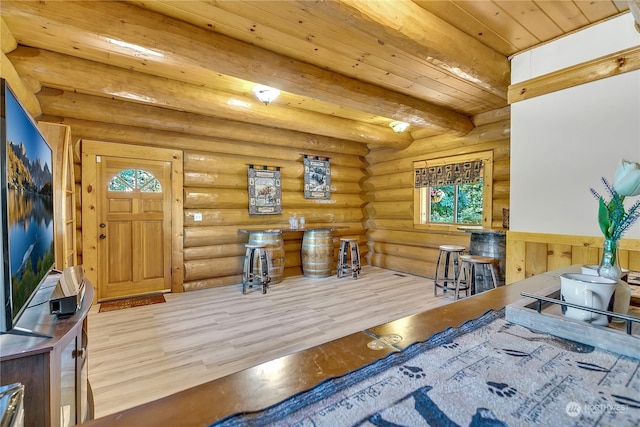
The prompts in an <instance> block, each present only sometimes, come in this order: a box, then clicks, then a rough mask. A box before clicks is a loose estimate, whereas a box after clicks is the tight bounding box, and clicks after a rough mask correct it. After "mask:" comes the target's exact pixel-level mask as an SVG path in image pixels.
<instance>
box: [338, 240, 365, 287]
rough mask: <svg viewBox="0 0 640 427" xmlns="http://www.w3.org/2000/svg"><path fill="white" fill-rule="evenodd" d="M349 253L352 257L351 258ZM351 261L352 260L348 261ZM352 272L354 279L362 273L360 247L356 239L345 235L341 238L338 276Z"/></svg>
mask: <svg viewBox="0 0 640 427" xmlns="http://www.w3.org/2000/svg"><path fill="white" fill-rule="evenodd" d="M349 254H351V259H350V260H349V259H348V258H349ZM347 261H351V262H347ZM347 274H351V275H352V276H353V278H354V279H357V278H358V275H359V274H360V248H358V241H357V240H356V239H349V238H346V237H343V238H341V239H340V250H339V251H338V277H344V276H346V275H347Z"/></svg>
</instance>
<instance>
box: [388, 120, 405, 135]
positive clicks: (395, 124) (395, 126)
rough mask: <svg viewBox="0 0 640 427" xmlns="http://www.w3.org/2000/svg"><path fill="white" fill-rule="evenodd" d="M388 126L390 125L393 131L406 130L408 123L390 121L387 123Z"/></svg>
mask: <svg viewBox="0 0 640 427" xmlns="http://www.w3.org/2000/svg"><path fill="white" fill-rule="evenodd" d="M389 126H390V127H391V129H393V131H394V132H397V133H400V132H404V131H405V130H407V129H408V128H409V123H406V122H391V123H389Z"/></svg>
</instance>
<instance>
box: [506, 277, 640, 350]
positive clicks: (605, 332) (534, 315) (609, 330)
mask: <svg viewBox="0 0 640 427" xmlns="http://www.w3.org/2000/svg"><path fill="white" fill-rule="evenodd" d="M523 295H528V296H525V297H524V298H522V299H520V300H518V301H517V302H515V303H513V304H509V305H508V306H507V307H506V308H505V318H506V320H508V321H509V322H511V323H515V324H518V325H521V326H524V327H526V328H529V329H532V330H535V331H538V332H544V333H547V334H551V335H554V336H557V337H560V338H564V339H568V340H571V341H577V342H580V343H583V344H587V345H592V346H594V347H598V348H601V349H603V350H607V351H611V352H614V353H617V354H621V355H624V356H629V357H632V358H634V359H637V358H639V357H640V308H638V307H634V306H632V307H631V308H630V309H629V313H628V315H627V316H625V319H629V320H627V321H625V322H622V323H614V322H612V323H611V324H610V325H609V326H595V325H592V324H590V323H587V322H581V321H579V320H573V319H569V318H566V317H564V316H563V315H562V309H561V304H567V303H565V302H564V301H561V300H560V285H559V284H558V285H554V286H552V287H549V288H546V289H544V290H542V291H540V292H538V293H536V294H535V295H529V294H523ZM577 307H578V308H581V309H586V310H590V309H589V308H587V307H581V306H577ZM598 312H599V313H603V314H608V315H611V316H616V313H611V312H606V311H598Z"/></svg>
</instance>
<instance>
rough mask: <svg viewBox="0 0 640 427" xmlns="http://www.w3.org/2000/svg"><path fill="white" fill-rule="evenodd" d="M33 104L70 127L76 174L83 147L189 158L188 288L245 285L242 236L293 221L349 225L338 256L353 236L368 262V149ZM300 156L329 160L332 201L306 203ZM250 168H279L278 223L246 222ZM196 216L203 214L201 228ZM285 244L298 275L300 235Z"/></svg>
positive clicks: (179, 115) (146, 114) (136, 111)
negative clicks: (158, 150) (152, 150)
mask: <svg viewBox="0 0 640 427" xmlns="http://www.w3.org/2000/svg"><path fill="white" fill-rule="evenodd" d="M37 96H38V100H39V102H40V104H41V106H42V108H43V114H44V116H43V117H42V118H41V120H43V121H49V122H57V123H63V124H66V125H68V126H70V128H71V134H72V141H74V143H75V144H76V146H75V150H74V151H75V161H76V162H78V163H77V164H76V176H81V173H80V171H81V170H80V168H81V165H80V164H79V162H80V158H79V156H78V154H79V152H80V150H81V147H80V145H79V141H80V140H81V139H93V140H99V141H111V142H118V143H128V144H135V145H145V146H154V147H164V148H174V149H181V150H183V151H184V159H185V160H184V174H185V176H184V204H185V209H184V260H185V265H184V272H185V273H184V276H185V277H184V280H185V281H184V289H185V290H193V289H201V288H207V287H214V286H222V285H229V284H235V283H240V281H241V272H242V263H243V260H244V242H245V241H246V238H247V236H246V235H243V234H240V233H238V229H244V228H246V229H256V228H265V227H267V228H287V227H288V218H289V217H290V216H291V215H292V214H293V213H296V214H297V215H298V216H304V217H305V218H306V220H307V226H345V227H347V228H346V229H340V230H337V231H336V232H334V236H335V237H334V248H335V251H334V257H335V255H336V254H337V245H338V243H337V242H338V240H339V237H341V236H345V235H348V236H353V237H357V238H358V239H359V241H360V242H361V246H362V250H363V254H365V255H366V236H365V230H364V211H363V207H364V205H365V200H364V197H363V195H362V183H363V182H364V180H365V179H366V178H367V175H366V166H367V165H366V163H365V159H364V156H365V155H366V154H367V152H368V149H367V148H366V146H364V145H362V144H359V143H356V142H349V141H343V140H337V139H332V138H327V137H321V136H316V135H310V134H303V133H299V132H293V131H286V130H278V129H274V128H268V127H263V126H255V125H247V124H242V123H232V122H228V121H227V122H225V121H223V120H218V119H214V118H210V117H204V116H199V115H196V114H190V113H184V112H179V111H171V110H166V109H161V108H155V107H146V106H142V105H140V104H135V103H128V102H124V101H119V100H113V99H106V98H101V97H94V96H90V95H81V94H73V93H69V92H65V91H60V90H54V89H50V88H44V89H43V90H42V91H40V92H39V93H38V95H37ZM265 108H268V107H265ZM216 125H218V126H216ZM303 154H308V155H312V156H322V157H329V158H330V162H331V169H332V173H331V191H332V193H331V199H330V200H308V199H305V198H304V196H303V182H304V175H303V173H304V167H303V162H302V159H303ZM249 164H253V165H255V166H256V167H261V166H263V165H267V166H279V167H281V172H282V204H283V213H282V215H257V216H256V215H251V216H250V215H249V213H248V191H247V168H248V165H249ZM78 193H79V192H78ZM78 209H81V201H80V200H78ZM195 213H202V221H201V222H195V221H194V214H195ZM78 217H80V215H78ZM80 230H81V228H80ZM284 239H285V252H286V255H285V271H284V275H285V277H286V276H293V275H300V274H302V270H301V259H300V249H301V242H302V233H301V232H289V233H285V234H284ZM79 253H80V255H81V247H80V250H79ZM80 259H81V258H80Z"/></svg>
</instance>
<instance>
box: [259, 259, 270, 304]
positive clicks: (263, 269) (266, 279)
mask: <svg viewBox="0 0 640 427" xmlns="http://www.w3.org/2000/svg"><path fill="white" fill-rule="evenodd" d="M270 282H271V276H269V256H268V255H267V251H266V250H263V251H262V253H260V283H261V284H262V293H263V294H266V293H267V288H268V287H269V283H270Z"/></svg>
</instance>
